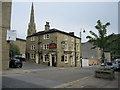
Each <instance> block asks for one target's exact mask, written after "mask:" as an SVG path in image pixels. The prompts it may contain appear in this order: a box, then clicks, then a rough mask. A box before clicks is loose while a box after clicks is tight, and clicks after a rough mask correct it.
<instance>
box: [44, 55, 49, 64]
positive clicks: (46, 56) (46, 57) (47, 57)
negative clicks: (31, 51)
mask: <svg viewBox="0 0 120 90" xmlns="http://www.w3.org/2000/svg"><path fill="white" fill-rule="evenodd" d="M46 61H49V55H48V54H46V55H45V62H46Z"/></svg>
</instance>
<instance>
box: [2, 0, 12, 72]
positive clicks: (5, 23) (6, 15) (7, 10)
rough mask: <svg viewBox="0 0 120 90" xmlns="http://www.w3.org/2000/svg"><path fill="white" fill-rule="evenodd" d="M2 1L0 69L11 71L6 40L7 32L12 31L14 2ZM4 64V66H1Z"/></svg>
mask: <svg viewBox="0 0 120 90" xmlns="http://www.w3.org/2000/svg"><path fill="white" fill-rule="evenodd" d="M10 1H11V0H9V2H3V1H0V34H1V35H0V61H1V62H0V67H1V68H0V69H2V70H5V69H9V42H7V40H6V34H7V30H10V21H11V6H12V2H10ZM1 64H2V65H1Z"/></svg>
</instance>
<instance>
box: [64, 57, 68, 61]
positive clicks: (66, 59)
mask: <svg viewBox="0 0 120 90" xmlns="http://www.w3.org/2000/svg"><path fill="white" fill-rule="evenodd" d="M64 58H65V63H68V57H67V55H64Z"/></svg>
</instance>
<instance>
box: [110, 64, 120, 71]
mask: <svg viewBox="0 0 120 90" xmlns="http://www.w3.org/2000/svg"><path fill="white" fill-rule="evenodd" d="M111 68H112V69H114V70H119V68H120V67H119V64H116V63H112V66H111Z"/></svg>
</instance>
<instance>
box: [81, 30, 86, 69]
mask: <svg viewBox="0 0 120 90" xmlns="http://www.w3.org/2000/svg"><path fill="white" fill-rule="evenodd" d="M82 31H83V33H85V29H83V28H81V30H80V39H81V44H80V61H81V68H82Z"/></svg>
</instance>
